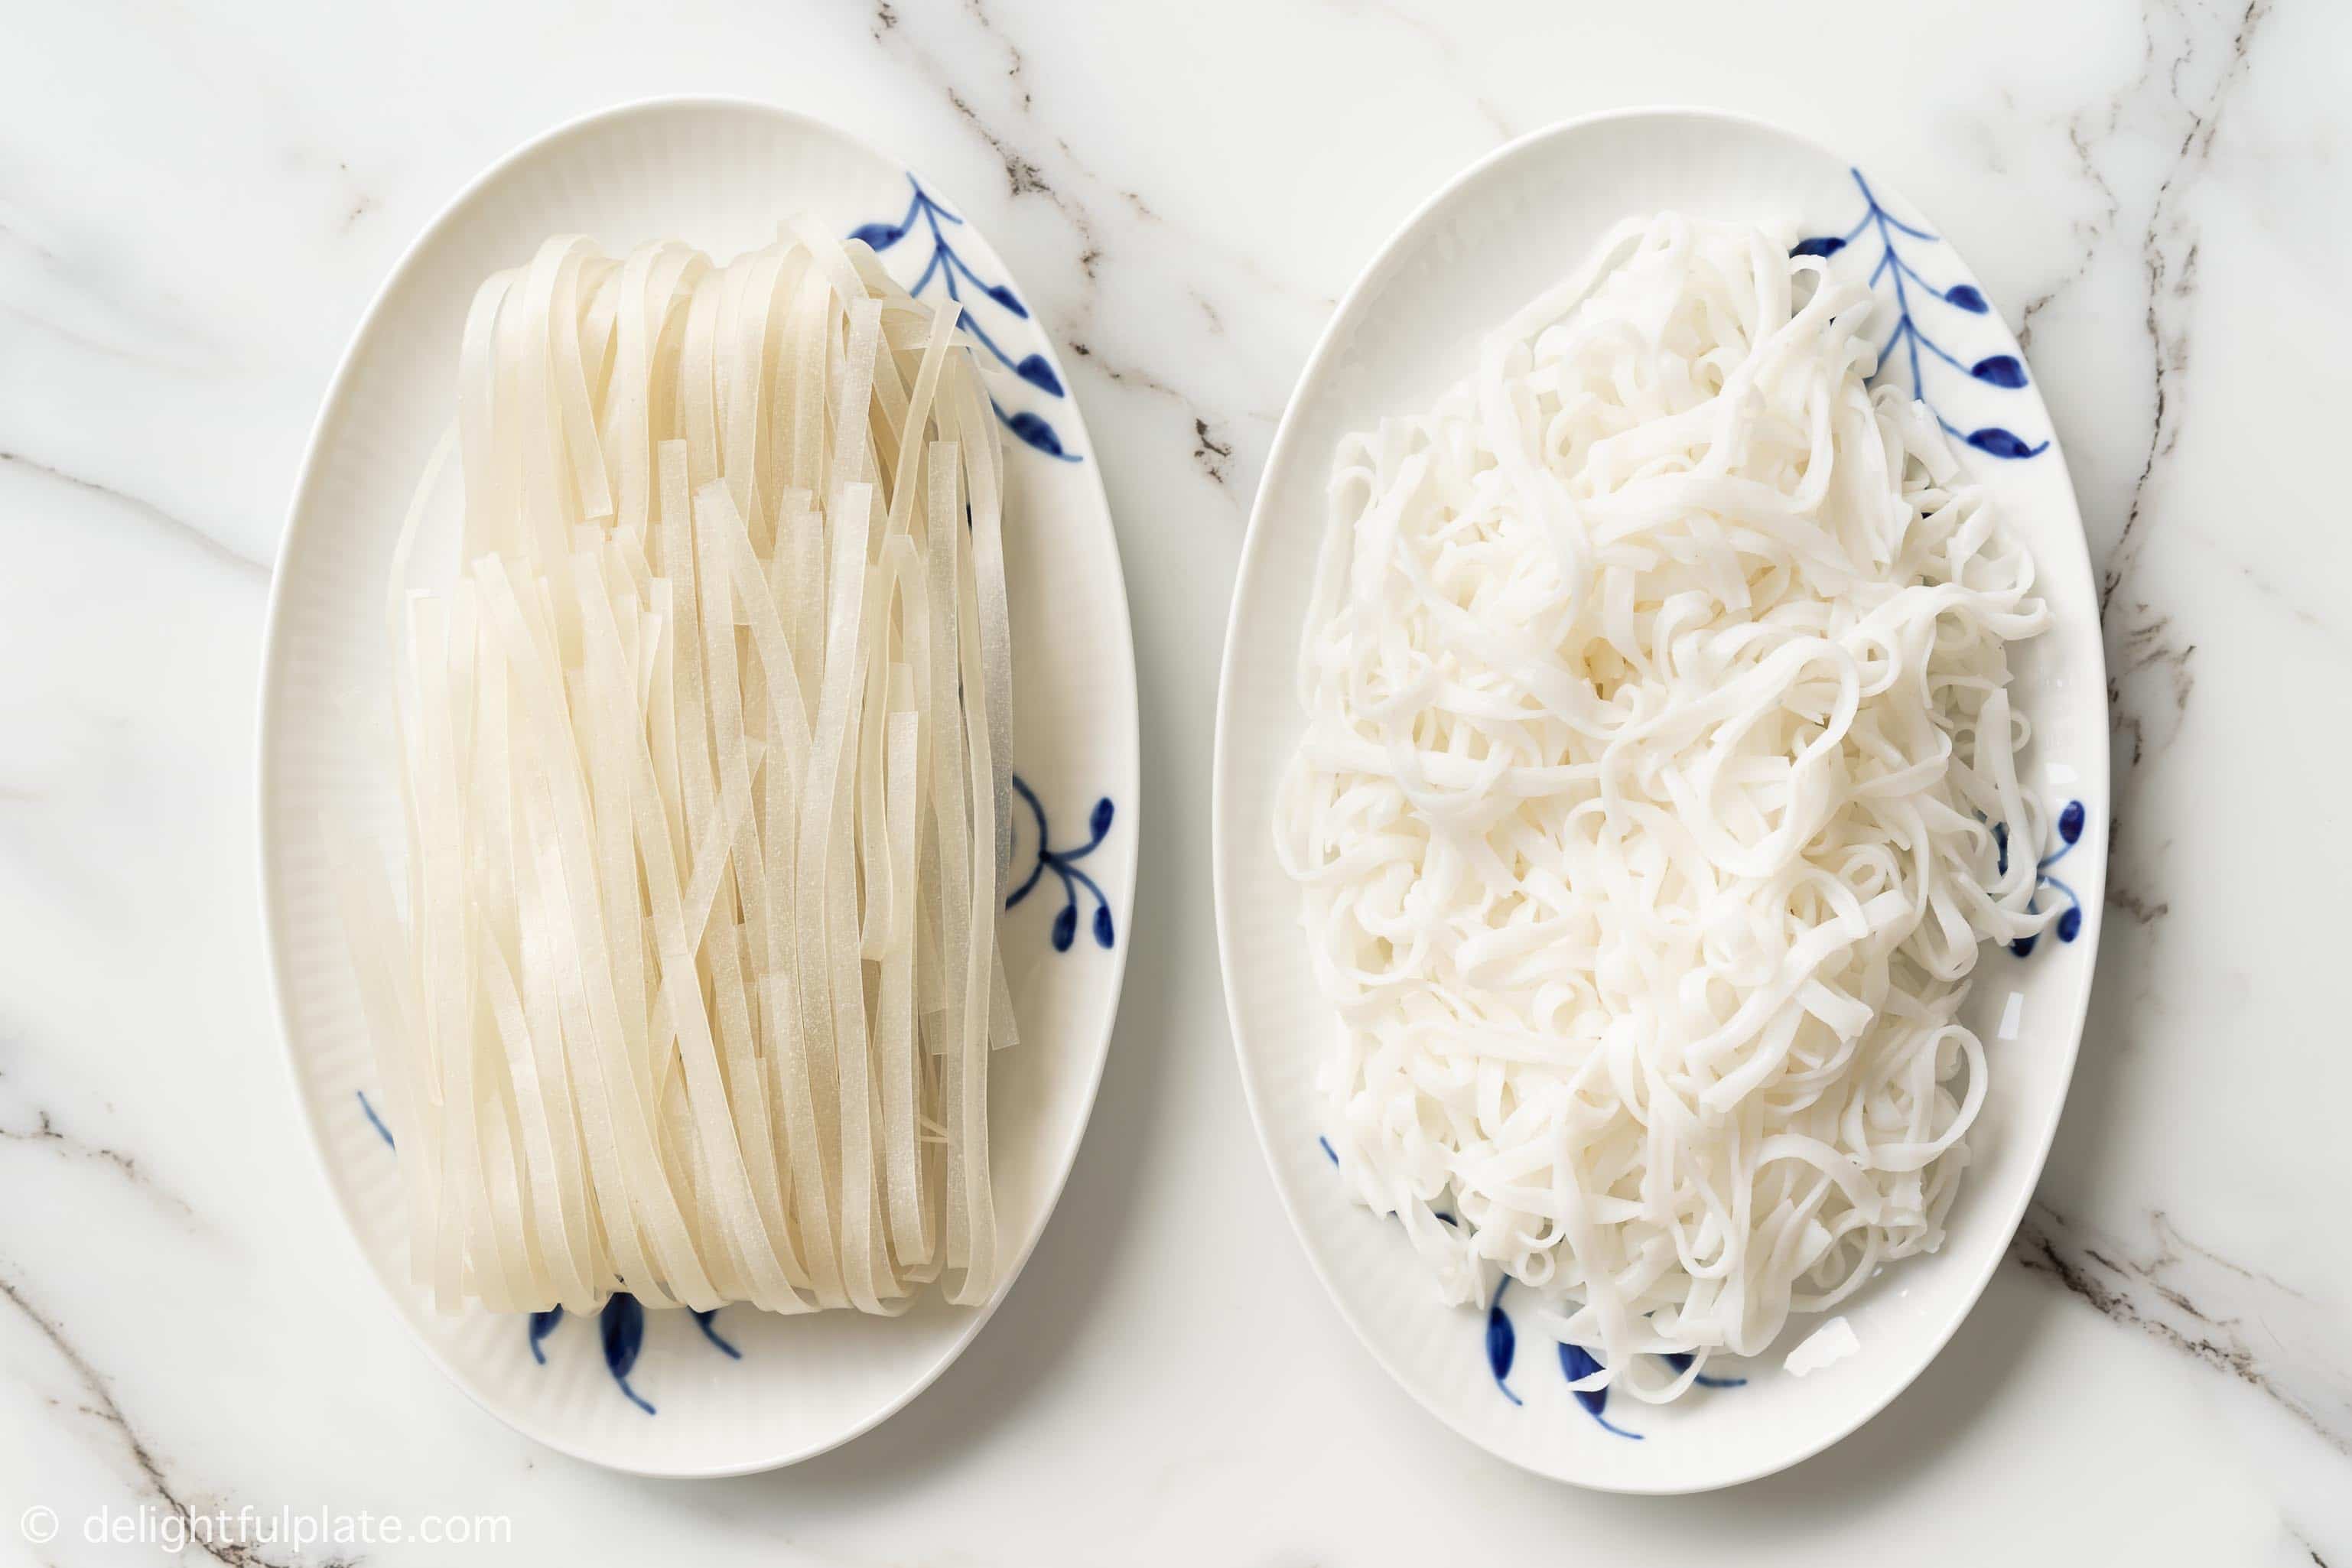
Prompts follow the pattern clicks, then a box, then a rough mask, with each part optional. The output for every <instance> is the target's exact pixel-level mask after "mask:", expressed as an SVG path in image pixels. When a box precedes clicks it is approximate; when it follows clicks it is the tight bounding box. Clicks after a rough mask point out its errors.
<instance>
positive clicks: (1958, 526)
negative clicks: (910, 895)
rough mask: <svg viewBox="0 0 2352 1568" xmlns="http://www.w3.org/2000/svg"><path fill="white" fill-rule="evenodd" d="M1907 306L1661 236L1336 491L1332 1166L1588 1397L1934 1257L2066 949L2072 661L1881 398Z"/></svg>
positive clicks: (1305, 802)
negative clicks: (2019, 958) (2006, 1056)
mask: <svg viewBox="0 0 2352 1568" xmlns="http://www.w3.org/2000/svg"><path fill="white" fill-rule="evenodd" d="M1869 304H1870V299H1869V293H1868V290H1867V289H1866V288H1865V287H1864V286H1863V285H1861V284H1858V283H1853V282H1847V283H1832V281H1831V280H1830V279H1828V277H1827V276H1826V273H1825V270H1824V268H1823V265H1822V262H1821V261H1820V260H1819V259H1816V258H1809V257H1795V258H1792V257H1791V256H1790V254H1789V250H1788V246H1787V241H1786V239H1785V237H1776V236H1772V235H1769V234H1766V233H1764V232H1761V231H1759V230H1757V229H1753V228H1748V227H1743V226H1731V225H1721V224H1711V223H1701V222H1696V221H1693V220H1689V219H1685V218H1682V217H1678V216H1661V217H1658V218H1656V219H1654V220H1636V221H1631V222H1628V223H1625V224H1623V225H1621V226H1619V227H1618V228H1617V229H1615V230H1614V231H1613V232H1612V233H1611V234H1610V235H1609V237H1607V238H1606V240H1605V241H1604V242H1603V243H1602V244H1601V247H1600V248H1599V250H1598V251H1597V252H1596V254H1595V255H1594V256H1593V257H1592V258H1591V260H1589V261H1588V262H1587V264H1586V265H1585V266H1584V267H1583V268H1582V269H1581V270H1580V271H1579V272H1578V273H1576V274H1575V275H1574V276H1572V277H1570V279H1567V280H1566V281H1565V282H1563V283H1562V284H1560V285H1559V287H1558V288H1556V289H1552V290H1551V291H1550V292H1549V293H1547V294H1545V295H1544V296H1543V297H1541V298H1539V299H1538V300H1535V301H1534V302H1532V303H1531V304H1529V305H1528V307H1527V308H1526V309H1524V310H1521V311H1520V312H1519V313H1518V314H1517V315H1516V316H1514V317H1512V318H1511V319H1510V320H1509V321H1507V322H1505V323H1504V324H1503V326H1502V327H1501V328H1500V329H1499V330H1498V331H1496V332H1495V333H1494V334H1493V335H1492V336H1490V337H1489V338H1488V339H1487V340H1486V342H1485V343H1484V344H1483V345H1482V347H1481V349H1480V352H1479V355H1478V360H1477V369H1476V371H1475V374H1473V375H1471V376H1470V377H1469V378H1468V379H1467V380H1466V381H1465V382H1464V383H1463V384H1460V385H1458V386H1456V387H1455V388H1454V390H1452V391H1451V392H1449V393H1447V394H1446V395H1444V397H1443V398H1441V399H1440V400H1439V401H1438V403H1437V404H1436V405H1435V406H1434V407H1433V409H1431V411H1430V412H1429V413H1428V414H1426V415H1423V416H1417V417H1411V418H1399V419H1390V420H1386V421H1383V422H1382V424H1381V426H1380V428H1379V429H1377V430H1375V431H1372V432H1370V433H1367V434H1363V435H1358V436H1352V437H1349V438H1347V439H1346V440H1344V441H1343V442H1342V443H1341V444H1340V447H1339V456H1338V460H1337V462H1336V464H1335V466H1334V470H1333V475H1332V480H1331V489H1330V502H1331V521H1330V524H1329V528H1328V533H1327V535H1326V537H1325V542H1324V547H1323V551H1322V554H1321V558H1320V561H1319V563H1318V568H1317V573H1316V578H1315V582H1314V586H1313V605H1312V608H1311V610H1310V612H1309V614H1308V617H1307V633H1306V637H1305V641H1304V644H1303V646H1302V647H1301V650H1300V658H1299V668H1298V690H1299V699H1300V701H1301V702H1302V704H1303V705H1304V706H1305V708H1306V710H1307V730H1306V734H1305V737H1304V739H1303V740H1302V742H1300V745H1299V748H1298V752H1297V757H1296V759H1295V761H1294V763H1293V765H1292V767H1291V769H1290V771H1289V773H1288V774H1287V776H1286V780H1285V783H1284V786H1283V791H1282V795H1281V803H1280V805H1279V808H1278V811H1277V814H1276V838H1277V842H1278V847H1279V849H1280V853H1281V856H1282V858H1283V861H1284V864H1285V865H1286V868H1287V869H1288V870H1289V872H1290V874H1291V875H1292V876H1293V877H1294V878H1295V879H1297V881H1298V883H1299V885H1300V888H1301V889H1302V895H1303V898H1302V903H1303V919H1304V923H1305V926H1306V930H1307V936H1308V943H1307V945H1308V949H1309V951H1310V952H1311V953H1312V956H1313V963H1314V973H1315V976H1316V980H1317V984H1318V987H1319V989H1320V990H1321V992H1322V994H1324V996H1325V997H1326V998H1327V999H1328V1001H1329V1002H1330V1003H1331V1004H1332V1005H1334V1006H1335V1007H1336V1009H1337V1011H1338V1014H1339V1022H1340V1027H1339V1031H1338V1038H1337V1043H1336V1046H1335V1047H1333V1050H1332V1054H1331V1055H1330V1057H1329V1058H1328V1062H1327V1066H1326V1068H1325V1076H1324V1080H1323V1081H1324V1085H1325V1088H1326V1089H1327V1090H1328V1118H1329V1120H1328V1139H1329V1142H1330V1144H1331V1146H1332V1148H1333V1149H1334V1151H1335V1152H1336V1153H1337V1157H1338V1161H1339V1168H1340V1173H1341V1176H1342V1178H1343V1179H1344V1180H1345V1182H1346V1183H1347V1184H1348V1185H1349V1190H1350V1192H1351V1193H1352V1194H1353V1195H1354V1196H1355V1197H1356V1198H1357V1199H1358V1200H1359V1201H1360V1202H1362V1203H1363V1204H1365V1205H1369V1206H1370V1207H1371V1208H1372V1209H1373V1210H1375V1211H1376V1212H1379V1213H1381V1214H1392V1215H1396V1216H1397V1217H1398V1219H1399V1220H1400V1221H1401V1222H1402V1227H1403V1229H1404V1232H1405V1234H1406V1236H1407V1237H1409V1238H1410V1241H1411V1244H1412V1247H1414V1249H1415V1250H1416V1252H1417V1253H1418V1254H1419V1256H1420V1257H1421V1258H1423V1260H1424V1261H1425V1262H1426V1263H1427V1265H1428V1266H1429V1268H1430V1271H1431V1273H1432V1275H1433V1279H1434V1280H1435V1282H1436V1287H1437V1289H1438V1290H1439V1291H1440V1293H1441V1294H1442V1295H1443V1297H1444V1300H1447V1301H1450V1302H1455V1303H1471V1302H1476V1303H1483V1302H1485V1301H1486V1300H1487V1298H1488V1296H1489V1294H1490V1293H1491V1292H1492V1291H1493V1290H1494V1289H1496V1282H1497V1280H1498V1279H1501V1278H1502V1277H1503V1276H1508V1277H1509V1278H1511V1279H1514V1280H1517V1281H1519V1282H1521V1283H1522V1284H1523V1285H1524V1286H1525V1287H1527V1288H1528V1290H1529V1291H1530V1292H1531V1293H1532V1294H1533V1295H1534V1296H1535V1297H1536V1298H1537V1299H1538V1300H1540V1302H1541V1303H1542V1307H1541V1308H1540V1309H1539V1310H1538V1311H1537V1312H1534V1313H1530V1314H1528V1317H1530V1318H1532V1319H1535V1320H1537V1321H1540V1323H1541V1324H1542V1326H1543V1327H1544V1328H1545V1329H1546V1330H1547V1331H1549V1332H1550V1333H1551V1334H1553V1335H1554V1336H1555V1337H1557V1338H1559V1340H1561V1341H1563V1342H1573V1343H1576V1344H1579V1345H1581V1346H1584V1347H1587V1348H1588V1349H1590V1350H1591V1352H1593V1353H1594V1355H1595V1356H1596V1357H1597V1359H1598V1360H1599V1361H1600V1363H1601V1366H1602V1369H1603V1370H1602V1371H1601V1373H1598V1374H1596V1375H1595V1376H1594V1377H1592V1378H1591V1379H1590V1380H1588V1383H1587V1384H1583V1385H1580V1386H1601V1385H1603V1384H1614V1385H1615V1386H1618V1387H1622V1388H1624V1389H1626V1390H1628V1391H1629V1392H1630V1393H1632V1394H1635V1395H1636V1396H1638V1397H1641V1398H1643V1399H1649V1400H1663V1399H1667V1398H1672V1397H1674V1396H1675V1395H1676V1394H1680V1393H1681V1392H1682V1391H1683V1390H1684V1389H1685V1388H1687V1387H1688V1386H1690V1384H1691V1382H1692V1380H1693V1379H1694V1378H1695V1377H1696V1375H1697V1373H1698V1371H1699V1369H1701V1368H1703V1367H1704V1366H1705V1365H1706V1359H1707V1357H1708V1356H1710V1355H1713V1354H1717V1353H1723V1354H1730V1355H1740V1356H1749V1355H1756V1354H1759V1353H1760V1352H1763V1351H1764V1350H1765V1349H1766V1348H1767V1347H1768V1346H1769V1344H1770V1343H1771V1342H1772V1341H1773V1339H1774V1338H1775V1336H1777V1335H1778V1334H1779V1333H1780V1331H1781V1328H1782V1326H1783V1325H1784V1323H1785V1322H1786V1321H1787V1320H1788V1318H1789V1316H1790V1313H1791V1312H1813V1311H1819V1310H1823V1309H1825V1308H1828V1307H1830V1306H1832V1305H1833V1304H1834V1303H1836V1302H1838V1301H1841V1300H1843V1299H1844V1298H1845V1297H1846V1296H1847V1295H1848V1294H1849V1293H1851V1292H1852V1291H1853V1290H1854V1289H1856V1288H1857V1287H1858V1286H1859V1285H1860V1284H1861V1283H1862V1282H1863V1281H1864V1280H1865V1279H1869V1278H1870V1277H1871V1275H1872V1274H1873V1273H1874V1271H1875V1270H1876V1269H1877V1268H1879V1267H1880V1266H1881V1265H1882V1264H1885V1263H1888V1262H1892V1261H1894V1260H1895V1259H1899V1258H1906V1257H1909V1256H1911V1255H1913V1254H1916V1253H1921V1252H1929V1251H1933V1250H1935V1249H1936V1247H1937V1246H1938V1245H1939V1244H1940V1243H1941V1241H1942V1239H1943V1236H1944V1221H1945V1215H1946V1214H1947V1213H1948V1210H1949V1208H1950V1206H1951V1204H1952V1201H1953V1198H1954V1194H1956V1193H1957V1191H1958V1185H1959V1178H1960V1173H1961V1171H1962V1169H1963V1167H1964V1166H1965V1165H1966V1163H1967V1162H1968V1157H1969V1150H1968V1145H1967V1143H1966V1142H1964V1139H1965V1137H1966V1135H1967V1133H1968V1131H1969V1126H1970V1124H1971V1123H1972V1122H1973V1121H1975V1119H1976V1116H1977V1113H1978V1110H1979V1107H1980V1106H1981V1105H1982V1104H1983V1102H1984V1095H1985V1089H1986V1082H1987V1078H1986V1074H1987V1062H1986V1059H1985V1053H1984V1049H1983V1047H1982V1045H1981V1044H1980V1043H1979V1040H1978V1038H1977V1037H1976V1036H1975V1035H1974V1034H1973V1033H1972V1032H1971V1031H1970V1030H1969V1028H1967V1027H1966V1026H1963V1025H1962V1024H1960V1023H1959V1022H1958V1011H1959V1008H1960V1005H1961V1001H1962V998H1963V996H1964V994H1965V993H1966V990H1967V983H1968V978H1969V973H1970V971H1971V970H1972V969H1973V968H1974V967H1975V964H1976V962H1977V956H1978V953H1979V948H1980V944H1981V943H1983V942H1988V941H1991V942H2005V941H2009V940H2012V939H2015V938H2018V937H2022V936H2027V935H2030V934H2032V933H2033V932H2035V931H2040V930H2041V929H2042V926H2043V924H2044V923H2045V922H2046V921H2047V920H2048V918H2049V916H2048V914H2047V913H2046V912H2044V913H2036V912H2034V911H2033V910H2032V909H2031V908H2030V907H2029V900H2030V899H2031V897H2032V892H2033V887H2034V878H2035V871H2034V857H2033V855H2032V852H2031V850H2030V849H2028V848H2025V847H2029V846H2032V845H2037V844H2039V843H2041V842H2042V829H2043V823H2042V816H2041V811H2040V808H2039V807H2038V806H2037V805H2035V804H2034V802H2033V801H2032V799H2031V798H2030V797H2028V796H2027V795H2025V794H2024V793H2023V791H2022V790H2021V788H2020V786H2019V784H2018V779H2017V768H2016V757H2017V753H2018V752H2019V751H2020V750H2021V748H2022V747H2023V746H2024V745H2025V744H2026V742H2027V739H2028V736H2029V730H2028V727H2027V724H2026V721H2025V719H2024V716H2023V715H2021V714H2020V713H2018V712H2016V711H2015V710H2013V709H2012V707H2011V702H2010V699H2009V695H2008V690H2007V687H2008V683H2009V676H2010V668H2009V651H2008V645H2009V644H2010V643H2011V642H2012V641H2015V640H2017V639H2020V638H2023V637H2032V636H2033V635H2035V634H2036V633H2038V632H2040V631H2041V630H2042V629H2043V628H2044V626H2047V624H2048V619H2049V617H2048V614H2047V612H2046V610H2045V609H2044V607H2043V605H2042V603H2041V601H2039V600H2038V599H2036V598H2035V597H2033V596H2032V585H2033V565H2032V561H2031V560H2030V559H2029V558H2028V556H2027V555H2026V553H2025V552H2024V551H2023V550H2022V549H2021V548H2020V547H2019V546H2018V545H2017V544H2015V543H2014V542H2011V540H2010V539H2008V538H2007V536H2006V535H2005V534H2004V533H2003V532H2002V531H2001V530H2000V527H1999V526H1998V520H1997V518H1996V517H1995V515H1994V512H1993V510H1992V507H1991V504H1990V501H1989V500H1988V499H1987V497H1986V496H1985V494H1984V492H1983V491H1981V490H1980V489H1977V488H1975V487H1973V486H1971V485H1969V484H1968V483H1967V482H1965V479H1964V477H1963V475H1962V473H1961V470H1960V468H1959V466H1958V463H1957V461H1956V460H1955V459H1954V457H1953V455H1952V452H1951V450H1950V449H1949V447H1948V446H1947V444H1946V442H1945V439H1944V436H1943V433H1942V431H1941V430H1939V429H1938V427H1937V422H1936V420H1935V418H1934V416H1932V414H1930V413H1929V412H1928V411H1927V410H1926V409H1925V408H1924V407H1923V406H1921V405H1917V404H1916V403H1912V402H1907V401H1906V400H1904V399H1903V398H1901V397H1899V396H1897V395H1895V394H1894V393H1892V392H1891V391H1887V390H1881V391H1879V392H1877V393H1876V394H1873V393H1872V392H1871V391H1870V390H1868V389H1867V387H1866V386H1865V384H1864V381H1865V378H1866V377H1867V376H1868V374H1870V373H1871V372H1872V371H1873V369H1874V363H1875V349H1874V346H1873V342H1872V340H1871V338H1870V337H1869V336H1868V335H1866V332H1865V330H1864V324H1865V322H1866V321H1867V320H1868V317H1869V313H1870V312H1869ZM2012 845H2013V846H2019V847H2020V852H2018V853H2015V854H2010V853H2008V852H2007V847H2008V846H2012ZM1441 1214H1443V1215H1446V1216H1448V1217H1447V1218H1441V1217H1440V1215H1441ZM1449 1219H1450V1221H1451V1223H1449ZM1653 1353H1656V1354H1665V1353H1674V1354H1688V1355H1689V1356H1690V1357H1691V1358H1692V1359H1691V1361H1690V1362H1689V1363H1688V1365H1687V1367H1685V1368H1684V1369H1682V1370H1681V1371H1680V1372H1679V1374H1671V1373H1670V1372H1669V1363H1665V1362H1663V1361H1656V1360H1650V1359H1647V1358H1648V1357H1649V1356H1650V1355H1652V1354H1653Z"/></svg>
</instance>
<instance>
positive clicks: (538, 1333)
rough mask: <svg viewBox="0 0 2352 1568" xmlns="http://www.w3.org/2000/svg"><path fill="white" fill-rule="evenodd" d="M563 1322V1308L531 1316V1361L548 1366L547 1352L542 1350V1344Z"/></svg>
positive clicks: (552, 1308) (554, 1308) (550, 1309)
mask: <svg viewBox="0 0 2352 1568" xmlns="http://www.w3.org/2000/svg"><path fill="white" fill-rule="evenodd" d="M562 1321H563V1309H562V1308H561V1307H550V1308H549V1309H548V1310H546V1311H544V1312H533V1313H532V1314H531V1315H530V1359H531V1360H533V1361H535V1362H537V1363H539V1364H540V1365H541V1366H545V1365H546V1364H547V1352H546V1351H544V1350H542V1349H541V1342H543V1341H544V1340H545V1339H546V1338H547V1336H548V1335H550V1334H551V1333H553V1332H554V1331H555V1326H556V1325H557V1324H558V1323H561V1322H562Z"/></svg>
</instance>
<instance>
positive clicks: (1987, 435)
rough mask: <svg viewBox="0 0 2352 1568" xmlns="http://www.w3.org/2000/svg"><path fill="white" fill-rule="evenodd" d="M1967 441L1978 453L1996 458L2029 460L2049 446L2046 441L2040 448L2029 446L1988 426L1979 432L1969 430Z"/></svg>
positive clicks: (1996, 426)
mask: <svg viewBox="0 0 2352 1568" xmlns="http://www.w3.org/2000/svg"><path fill="white" fill-rule="evenodd" d="M1967 439H1968V443H1969V446H1971V447H1975V448H1976V449H1977V450H1978V451H1979V452H1990V453H1991V454H1992V455H1993V456H1994V457H1996V458H2031V457H2032V456H2033V455H2034V454H2035V453H2037V452H2039V451H2041V450H2042V447H2047V446H2049V445H2050V443H2049V442H2047V441H2044V442H2042V446H2040V447H2037V446H2033V445H2031V444H2029V443H2028V442H2027V441H2026V440H2025V439H2024V438H2023V437H2019V436H2017V435H2014V434H2012V433H2011V432H2010V431H2007V430H2004V429H2002V428H2001V427H2000V426H1998V425H1988V426H1985V427H1984V428H1983V429H1981V430H1971V431H1969V434H1968V437H1967Z"/></svg>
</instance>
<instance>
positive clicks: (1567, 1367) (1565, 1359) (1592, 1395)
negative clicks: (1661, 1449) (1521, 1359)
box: [1559, 1340, 1642, 1443]
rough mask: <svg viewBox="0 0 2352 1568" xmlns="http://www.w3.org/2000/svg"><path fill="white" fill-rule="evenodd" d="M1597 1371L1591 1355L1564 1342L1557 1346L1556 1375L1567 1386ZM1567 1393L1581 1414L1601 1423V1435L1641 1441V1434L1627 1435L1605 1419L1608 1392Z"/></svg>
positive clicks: (1583, 1391)
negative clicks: (1566, 1382) (1611, 1434)
mask: <svg viewBox="0 0 2352 1568" xmlns="http://www.w3.org/2000/svg"><path fill="white" fill-rule="evenodd" d="M1600 1370H1601V1363H1599V1362H1597V1361H1595V1360H1593V1359H1592V1352H1590V1351H1588V1350H1586V1349H1585V1348H1584V1347H1583V1346H1582V1345H1572V1344H1570V1343H1569V1342H1567V1341H1565V1340H1562V1341H1561V1342H1560V1346H1559V1374H1560V1375H1561V1376H1562V1377H1564V1378H1566V1379H1568V1381H1569V1382H1570V1383H1574V1382H1576V1381H1577V1380H1578V1379H1580V1378H1586V1377H1591V1375H1592V1374H1593V1373H1596V1372H1599V1371H1600ZM1569 1392H1570V1393H1571V1394H1575V1395H1576V1402H1577V1403H1578V1404H1579V1405H1583V1406H1584V1413H1585V1414H1586V1415H1590V1416H1591V1417H1592V1418H1593V1419H1594V1420H1595V1421H1598V1422H1599V1423H1601V1430H1602V1431H1604V1432H1614V1433H1616V1434H1617V1436H1620V1437H1631V1438H1632V1439H1633V1441H1635V1442H1636V1443H1638V1442H1640V1441H1642V1434H1641V1433H1639V1432H1628V1431H1627V1430H1625V1428H1623V1427H1622V1426H1618V1425H1617V1424H1616V1423H1615V1422H1613V1421H1612V1420H1610V1419H1609V1416H1608V1415H1607V1412H1608V1409H1609V1391H1608V1390H1607V1389H1605V1388H1576V1389H1570V1391H1569Z"/></svg>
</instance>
